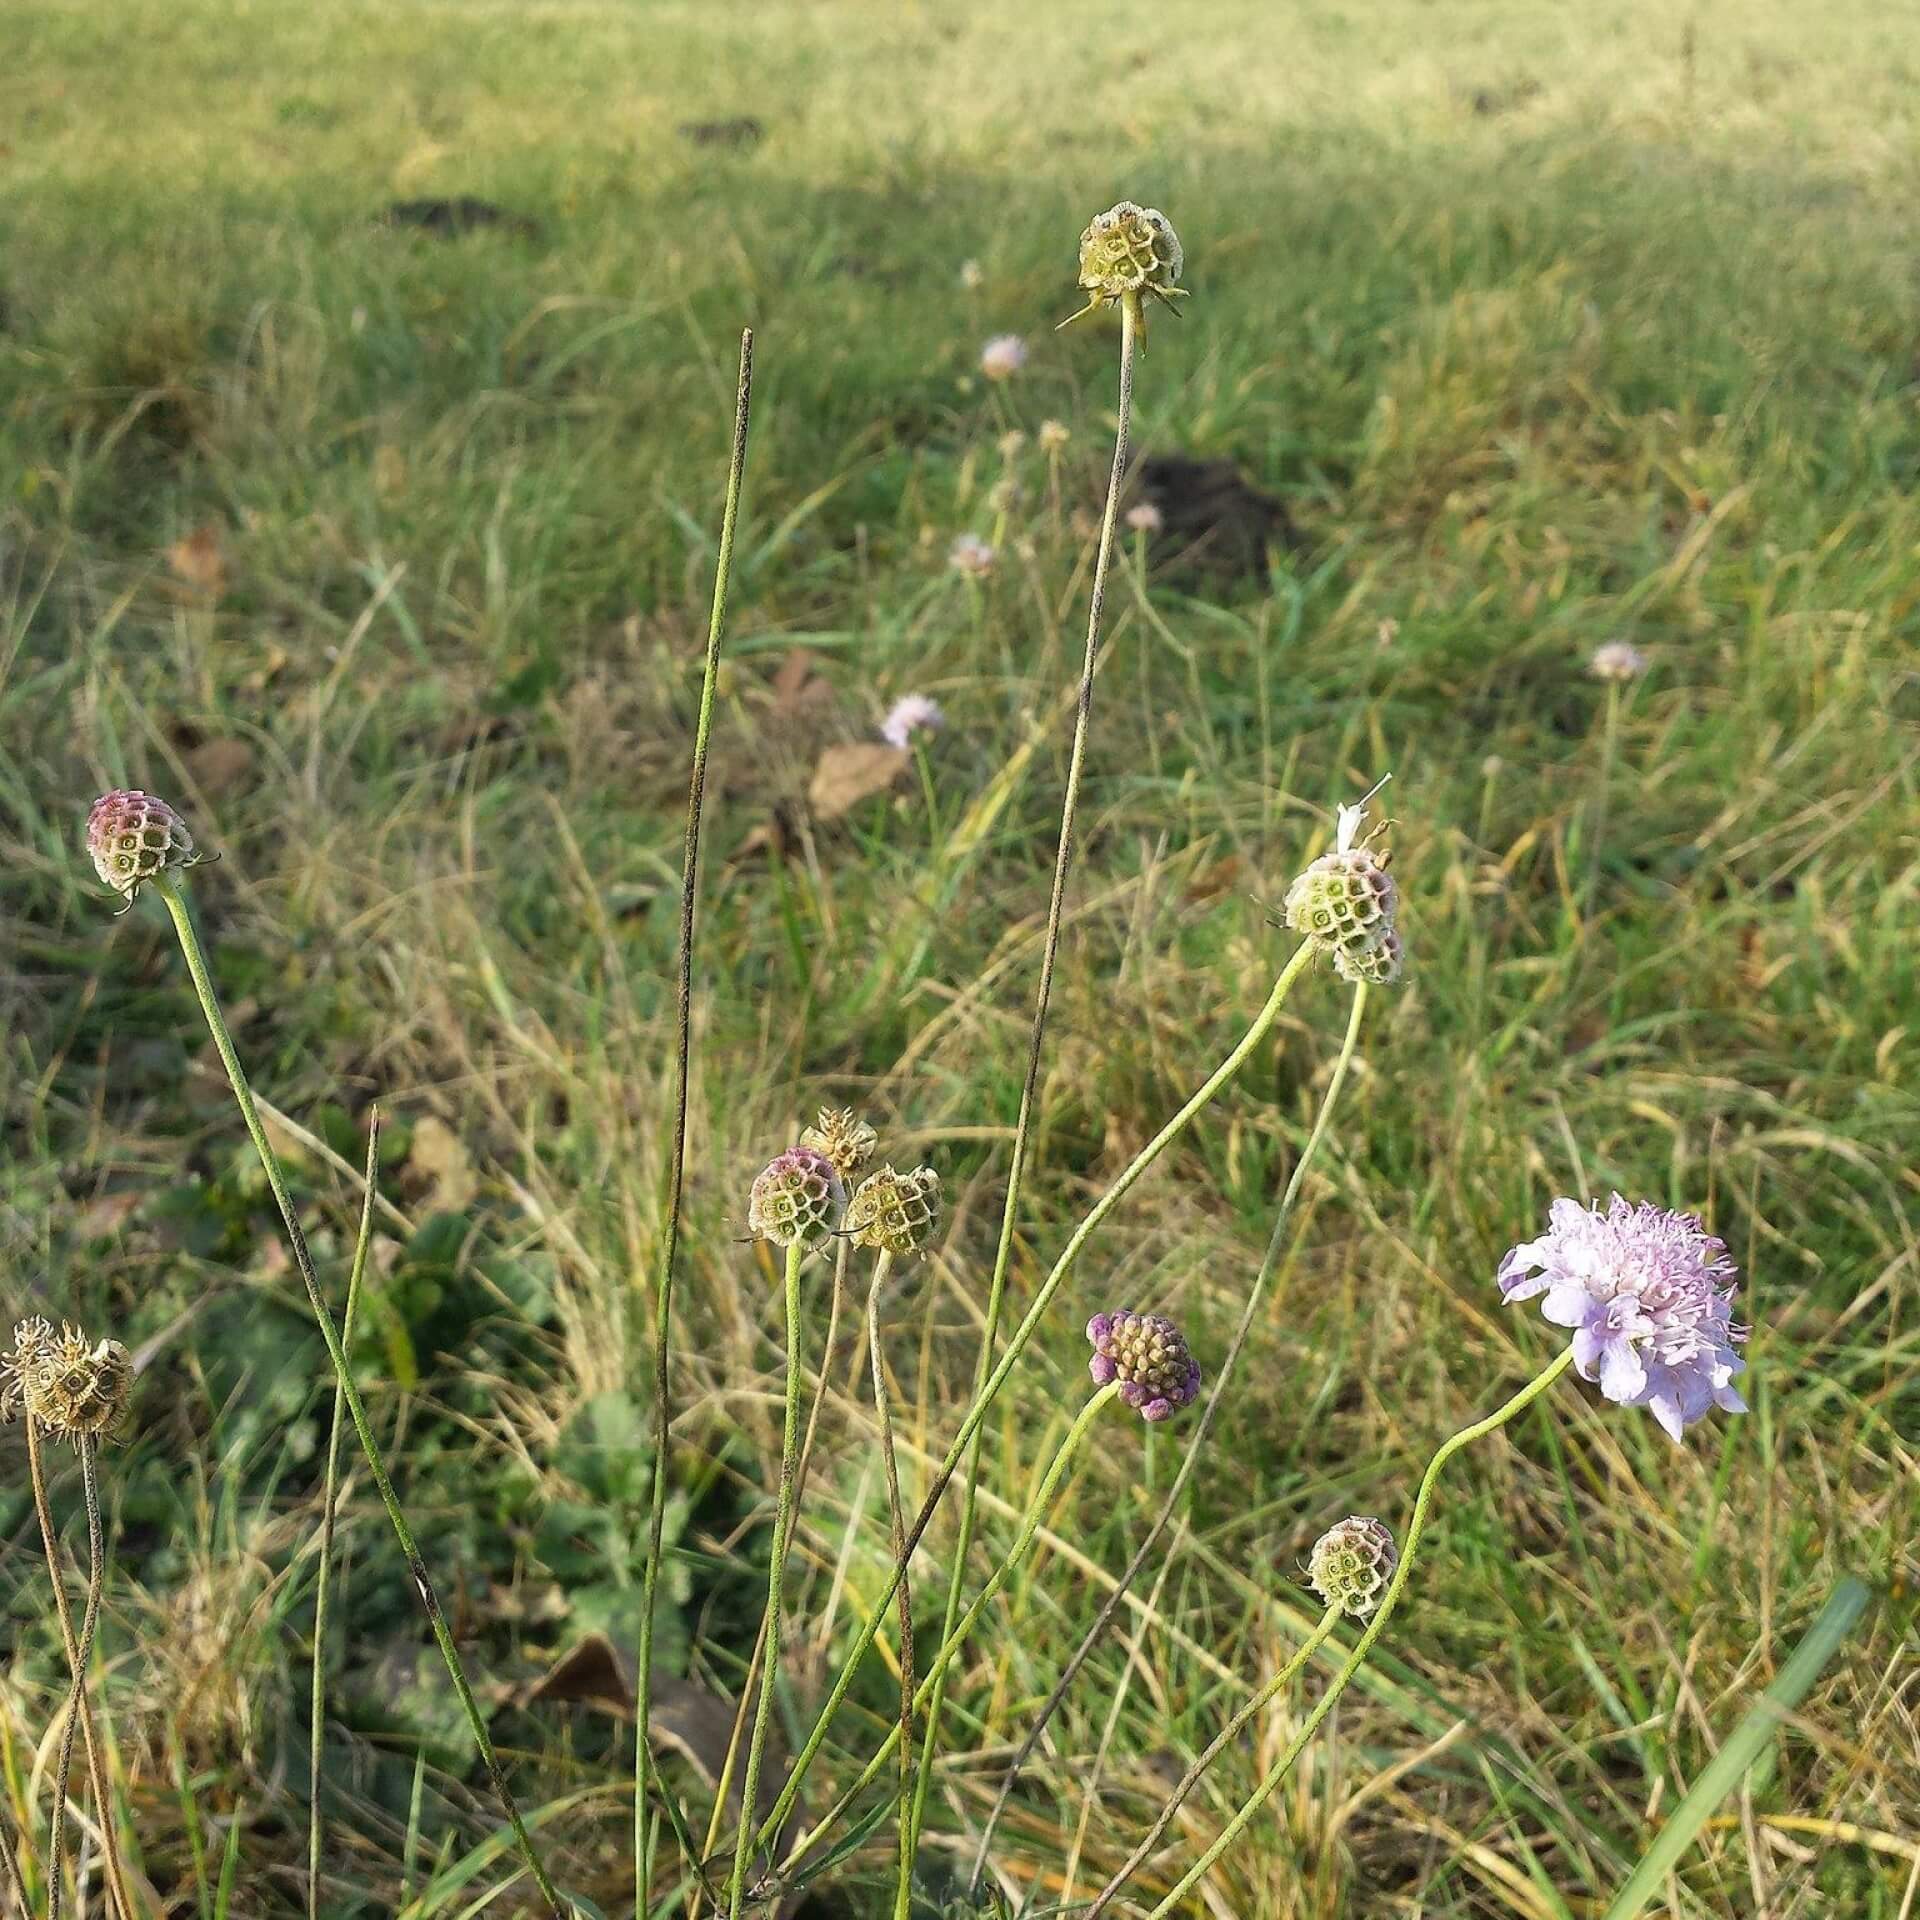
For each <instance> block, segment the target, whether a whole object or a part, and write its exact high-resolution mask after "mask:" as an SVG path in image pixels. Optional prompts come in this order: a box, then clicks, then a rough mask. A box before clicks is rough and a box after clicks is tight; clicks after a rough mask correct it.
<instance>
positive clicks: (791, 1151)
mask: <svg viewBox="0 0 1920 1920" xmlns="http://www.w3.org/2000/svg"><path fill="white" fill-rule="evenodd" d="M846 1204H847V1184H846V1182H845V1181H844V1180H842V1179H841V1177H840V1174H839V1170H838V1169H837V1168H836V1167H835V1166H834V1164H833V1162H832V1161H831V1160H829V1159H828V1158H827V1156H826V1155H825V1154H824V1153H822V1152H821V1151H820V1149H819V1148H818V1147H807V1146H800V1147H789V1148H788V1149H787V1150H786V1152H785V1153H781V1154H776V1155H775V1156H774V1157H773V1159H771V1160H769V1161H768V1162H767V1164H766V1165H765V1166H764V1167H762V1168H761V1170H760V1172H759V1174H758V1176H757V1177H756V1178H755V1180H754V1183H753V1191H752V1192H751V1193H750V1194H749V1195H748V1196H747V1231H748V1232H749V1233H751V1234H752V1235H753V1236H754V1238H755V1239H756V1240H771V1241H772V1242H773V1244H774V1245H775V1246H776V1247H792V1246H803V1247H810V1246H817V1245H818V1244H819V1243H820V1242H821V1241H823V1240H825V1239H826V1238H827V1237H828V1236H829V1235H830V1234H831V1233H832V1232H833V1231H834V1229H835V1228H836V1227H837V1226H838V1225H839V1224H840V1215H841V1214H842V1213H843V1212H844V1211H845V1209H846Z"/></svg>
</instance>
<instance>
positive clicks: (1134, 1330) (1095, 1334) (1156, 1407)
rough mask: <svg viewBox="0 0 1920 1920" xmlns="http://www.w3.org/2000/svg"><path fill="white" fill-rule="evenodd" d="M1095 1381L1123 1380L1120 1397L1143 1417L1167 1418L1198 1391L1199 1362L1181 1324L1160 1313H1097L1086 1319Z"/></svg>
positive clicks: (1099, 1383)
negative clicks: (1188, 1346)
mask: <svg viewBox="0 0 1920 1920" xmlns="http://www.w3.org/2000/svg"><path fill="white" fill-rule="evenodd" d="M1087 1339H1088V1341H1089V1342H1090V1343H1091V1344H1092V1347H1093V1358H1092V1359H1091V1360H1089V1361H1088V1362H1087V1371H1088V1372H1089V1373H1090V1374H1092V1375H1093V1382H1094V1385H1095V1386H1099V1387H1104V1386H1106V1385H1108V1384H1109V1383H1110V1382H1112V1381H1115V1380H1118V1381H1120V1382H1121V1387H1120V1398H1121V1399H1122V1400H1124V1401H1125V1402H1126V1403H1127V1405H1128V1406H1130V1407H1132V1408H1134V1409H1135V1411H1136V1412H1138V1414H1139V1415H1140V1417H1141V1419H1143V1420H1164V1419H1166V1417H1167V1416H1168V1415H1169V1414H1170V1413H1173V1412H1175V1411H1176V1410H1177V1409H1178V1408H1180V1407H1184V1406H1188V1405H1190V1404H1191V1403H1192V1401H1193V1400H1194V1398H1195V1397H1196V1396H1197V1395H1198V1393H1199V1391H1200V1363H1199V1362H1198V1361H1197V1360H1195V1359H1194V1357H1193V1355H1192V1354H1191V1353H1190V1352H1189V1351H1188V1350H1187V1343H1186V1341H1185V1340H1184V1339H1182V1338H1181V1335H1180V1329H1179V1328H1178V1327H1176V1326H1175V1325H1174V1324H1173V1322H1172V1321H1171V1320H1169V1319H1167V1318H1166V1317H1165V1316H1164V1315H1162V1314H1158V1313H1131V1312H1128V1311H1126V1310H1124V1309H1123V1310H1121V1311H1120V1312H1118V1313H1096V1314H1095V1315H1094V1316H1093V1318H1092V1319H1091V1320H1089V1321H1088V1322H1087Z"/></svg>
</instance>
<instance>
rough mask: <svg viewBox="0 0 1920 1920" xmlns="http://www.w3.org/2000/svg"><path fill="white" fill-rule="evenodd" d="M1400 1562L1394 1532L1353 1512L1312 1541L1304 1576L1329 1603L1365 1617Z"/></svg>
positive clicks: (1358, 1617) (1354, 1615)
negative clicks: (1394, 1542)
mask: <svg viewBox="0 0 1920 1920" xmlns="http://www.w3.org/2000/svg"><path fill="white" fill-rule="evenodd" d="M1399 1564H1400V1554H1399V1550H1398V1549H1397V1548H1396V1547H1395V1546H1394V1544H1393V1535H1392V1534H1390V1533H1389V1532H1388V1531H1387V1530H1386V1528H1385V1527H1384V1526H1382V1525H1381V1524H1380V1522H1379V1521H1378V1520H1371V1519H1368V1518H1366V1517H1365V1516H1363V1515H1361V1514H1357V1513H1356V1514H1355V1515H1354V1516H1353V1517H1352V1518H1351V1519H1348V1520H1342V1521H1341V1522H1340V1524H1339V1525H1338V1526H1335V1527H1329V1528H1328V1529H1327V1530H1326V1532H1325V1533H1323V1534H1322V1535H1321V1536H1320V1538H1319V1539H1318V1540H1316V1541H1315V1542H1314V1543H1313V1553H1312V1555H1311V1556H1310V1558H1309V1559H1308V1561H1307V1579H1308V1580H1309V1581H1310V1582H1311V1583H1312V1586H1313V1590H1314V1592H1315V1593H1317V1594H1318V1595H1319V1596H1320V1597H1321V1599H1323V1600H1324V1601H1326V1602H1327V1604H1328V1605H1329V1606H1337V1607H1339V1608H1340V1609H1341V1610H1342V1611H1343V1612H1345V1613H1350V1614H1352V1615H1353V1617H1354V1618H1355V1619H1356V1620H1364V1619H1365V1618H1366V1617H1367V1615H1368V1614H1370V1613H1371V1612H1372V1611H1373V1610H1374V1608H1375V1607H1377V1606H1378V1605H1379V1604H1380V1595H1381V1593H1382V1592H1383V1591H1384V1590H1385V1588H1386V1584H1387V1582H1388V1581H1389V1580H1391V1579H1392V1578H1393V1570H1394V1568H1395V1567H1397V1566H1398V1565H1399Z"/></svg>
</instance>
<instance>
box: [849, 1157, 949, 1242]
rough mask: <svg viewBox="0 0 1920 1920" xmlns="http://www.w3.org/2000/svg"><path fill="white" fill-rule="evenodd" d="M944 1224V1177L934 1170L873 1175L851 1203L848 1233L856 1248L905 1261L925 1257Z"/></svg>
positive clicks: (883, 1170) (886, 1169) (886, 1170)
mask: <svg viewBox="0 0 1920 1920" xmlns="http://www.w3.org/2000/svg"><path fill="white" fill-rule="evenodd" d="M939 1224H940V1176H939V1175H938V1174H937V1173H935V1172H934V1170H933V1169H932V1168H931V1167H915V1168H914V1169H913V1171H912V1172H911V1173H895V1172H894V1170H893V1169H892V1168H891V1167H882V1168H881V1169H880V1170H879V1171H878V1172H877V1173H870V1174H868V1176H867V1177H866V1179H864V1180H863V1181H861V1183H860V1185H859V1186H858V1188H856V1189H855V1191H854V1196H853V1198H852V1199H851V1200H849V1201H848V1202H847V1220H846V1230H847V1232H848V1233H850V1234H851V1235H852V1236H853V1244H854V1245H855V1246H856V1247H872V1248H873V1249H874V1250H875V1251H876V1252H880V1253H891V1254H893V1255H895V1256H896V1257H897V1258H905V1256H906V1255H908V1254H910V1253H925V1252H926V1250H927V1246H928V1243H929V1242H930V1241H931V1240H932V1238H933V1233H934V1229H935V1228H936V1227H937V1226H939Z"/></svg>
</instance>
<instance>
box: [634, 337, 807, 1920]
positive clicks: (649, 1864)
mask: <svg viewBox="0 0 1920 1920" xmlns="http://www.w3.org/2000/svg"><path fill="white" fill-rule="evenodd" d="M752 399H753V332H752V330H751V329H750V328H749V329H745V330H743V331H742V333H741V335H740V380H739V385H738V386H737V388H736V389H735V392H734V404H733V445H732V451H731V453H730V455H729V457H728V460H727V498H726V505H725V506H724V507H723V508H722V509H721V514H720V549H719V552H718V554H717V555H716V557H715V561H714V570H713V604H712V607H711V610H710V611H709V614H708V617H707V656H706V664H705V666H704V667H703V668H702V670H701V676H700V710H699V714H698V717H697V718H696V719H695V721H694V729H693V767H692V771H691V773H690V775H689V778H688V781H687V830H686V844H685V848H684V851H683V853H682V856H681V864H680V956H679V976H678V981H677V989H676V994H675V1002H674V1054H673V1060H674V1066H673V1144H672V1146H671V1148H670V1149H669V1152H668V1158H667V1198H666V1205H665V1208H664V1209H663V1214H662V1219H661V1232H660V1278H659V1282H658V1284H657V1285H656V1286H655V1288H654V1298H653V1487H652V1492H651V1495H650V1499H649V1513H648V1518H647V1558H646V1563H645V1565H644V1566H643V1567H642V1569H641V1573H640V1654H639V1672H638V1675H637V1676H636V1680H635V1700H634V1753H633V1861H634V1879H633V1914H634V1920H646V1911H647V1893H648V1889H649V1887H650V1886H651V1885H652V1882H653V1837H652V1833H651V1831H650V1829H649V1826H648V1822H647V1808H646V1798H647V1795H646V1788H647V1775H648V1773H649V1771H650V1770H651V1767H652V1746H651V1743H650V1739H649V1732H650V1729H651V1726H652V1711H653V1608H654V1596H655V1593H656V1591H657V1589H658V1587H659V1584H660V1545H661V1537H662V1532H663V1529H664V1527H665V1524H666V1513H667V1439H668V1427H669V1420H668V1412H669V1408H668V1401H669V1397H670V1395H671V1392H672V1383H671V1381H670V1380H669V1379H668V1376H667V1357H668V1349H669V1346H670V1344H671V1341H672V1335H673V1269H674V1261H675V1258H676V1256H677V1255H678V1253H679V1250H680V1203H681V1199H682V1196H683V1193H684V1191H685V1185H686V1167H687V1097H688V1096H687V1089H688V1078H689V1074H690V1071H691V1067H692V1059H693V935H694V907H695V904H696V902H697V901H698V899H699V893H700V820H701V814H702V811H703V809H704V807H705V804H706V794H707V746H708V742H709V741H710V740H711V738H712V735H713V700H714V688H715V686H716V685H717V683H718V680H719V673H720V640H721V636H722V635H723V634H724V633H725V631H726V624H727V586H728V581H729V578H730V576H731V574H732V572H733V536H734V529H735V528H736V527H737V526H738V524H739V520H740V486H741V480H742V477H743V476H744V474H745V472H746V467H747V421H748V416H749V414H750V412H751V409H752ZM778 1544H779V1543H778V1542H776V1543H775V1545H776V1549H777V1548H778ZM663 1791H664V1789H663ZM744 1817H750V1815H749V1816H744ZM699 1864H700V1863H699V1862H698V1861H697V1860H689V1861H688V1862H687V1865H688V1867H689V1868H691V1869H695V1870H696V1871H697V1869H698V1867H699Z"/></svg>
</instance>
